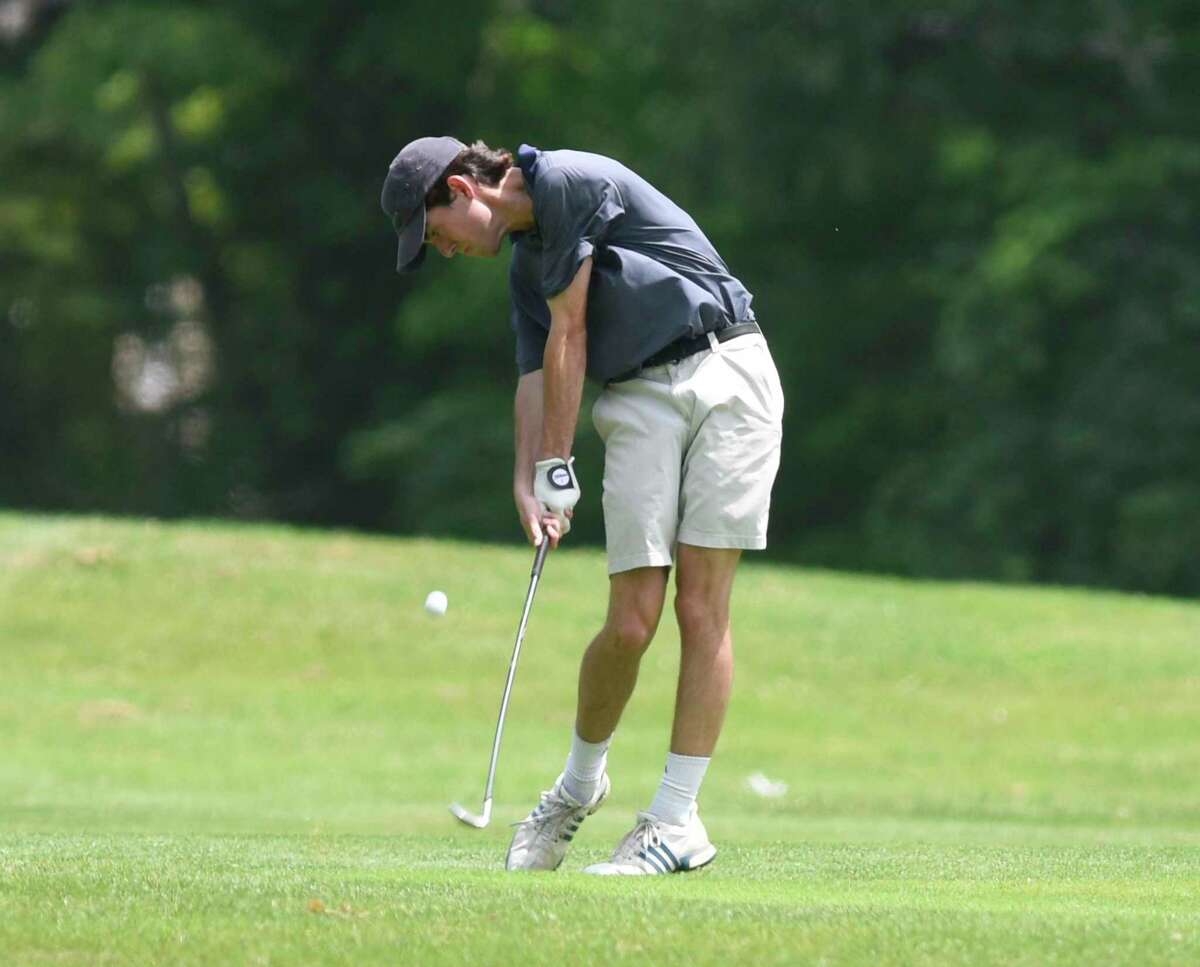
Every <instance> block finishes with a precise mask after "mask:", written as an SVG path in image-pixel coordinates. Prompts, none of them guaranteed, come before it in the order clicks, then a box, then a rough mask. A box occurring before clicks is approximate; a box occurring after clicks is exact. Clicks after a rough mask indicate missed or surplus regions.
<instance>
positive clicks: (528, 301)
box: [508, 259, 550, 376]
mask: <svg viewBox="0 0 1200 967" xmlns="http://www.w3.org/2000/svg"><path fill="white" fill-rule="evenodd" d="M508 290H509V296H510V298H511V300H512V316H511V319H512V328H513V332H515V333H516V335H517V372H519V373H520V374H521V375H522V376H524V375H525V374H526V373H532V372H534V371H535V370H539V369H541V368H542V359H543V357H544V356H545V354H546V338H547V336H548V335H549V332H550V318H549V315H550V313H549V309H548V308H547V307H546V303H545V302H544V301H543V300H542V298H541V297H540V296H538V295H537V293H536V292H533V291H531V290H530V288H529V286H528V285H527V284H526V283H524V282H523V281H522V280H521V276H520V273H519V271H517V260H516V259H514V260H513V265H512V268H511V269H510V272H509V285H508Z"/></svg>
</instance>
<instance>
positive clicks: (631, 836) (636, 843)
mask: <svg viewBox="0 0 1200 967" xmlns="http://www.w3.org/2000/svg"><path fill="white" fill-rule="evenodd" d="M659 826H660V823H659V820H658V819H656V818H655V817H653V816H651V815H649V814H648V813H638V824H637V825H636V826H634V827H633V829H632V830H631V831H630V832H629V833H628V834H627V835H626V836H625V838H624V839H623V840H621V842H620V844H619V845H618V846H617V848H616V850H615V851H614V852H613V858H612V862H614V863H619V862H621V861H629V860H635V859H638V858H639V856H640V854H641V853H644V852H645V851H646V850H647V849H649V848H650V847H651V846H659V845H660V844H661V843H662V833H661V831H660V830H659Z"/></svg>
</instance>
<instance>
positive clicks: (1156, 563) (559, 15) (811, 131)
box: [0, 0, 1200, 594]
mask: <svg viewBox="0 0 1200 967" xmlns="http://www.w3.org/2000/svg"><path fill="white" fill-rule="evenodd" d="M16 6H18V7H22V8H23V9H28V10H29V11H31V12H32V14H33V15H32V17H31V18H30V20H29V22H28V23H27V24H26V25H25V27H24V29H19V30H18V29H10V30H9V32H8V34H7V35H5V37H4V39H0V132H3V134H2V137H0V453H2V454H3V472H2V473H0V502H3V503H6V504H9V505H16V506H27V507H40V508H69V509H97V510H106V511H125V512H131V513H149V514H157V515H165V516H174V515H184V514H188V515H197V514H205V515H211V514H217V515H235V516H250V517H272V518H278V519H286V520H292V521H303V522H319V523H328V524H339V525H349V526H357V527H366V528H380V527H387V528H393V529H399V530H404V531H422V532H440V533H458V534H463V535H470V536H472V537H493V538H498V539H499V538H512V537H514V536H515V534H516V527H517V525H516V521H515V516H514V515H513V513H512V510H511V502H510V500H509V489H510V487H509V479H510V476H509V475H510V472H511V464H510V461H511V456H510V454H511V418H510V408H511V391H512V388H513V385H514V380H515V368H514V366H513V363H512V355H513V352H512V337H511V333H510V331H509V328H508V304H507V291H506V285H505V272H506V265H505V262H506V259H500V260H496V261H493V262H473V261H472V262H467V263H462V264H455V265H444V264H441V260H436V262H437V264H433V262H432V260H431V263H430V264H428V265H427V270H426V271H424V272H422V273H420V274H419V275H418V276H417V277H415V278H408V277H404V278H402V277H399V276H396V275H395V274H394V272H393V270H392V260H393V242H392V236H391V229H390V226H389V225H388V223H387V221H386V219H384V218H383V216H382V214H381V213H380V211H379V207H378V202H377V198H378V192H379V187H380V184H381V181H382V176H383V173H384V172H385V170H386V167H387V163H388V162H389V161H390V160H391V158H392V156H393V155H394V154H395V153H396V151H397V150H398V149H399V148H400V147H401V146H402V145H403V144H405V143H406V142H407V141H409V140H411V139H412V138H414V137H418V136H421V135H424V134H441V133H455V134H458V135H459V136H460V137H463V138H465V139H473V138H476V137H479V138H483V139H485V140H487V141H489V142H490V143H492V144H493V145H503V146H507V147H510V148H515V147H516V145H517V143H519V142H520V141H529V142H531V143H534V144H538V145H540V146H542V147H560V146H561V147H576V148H581V149H586V150H594V151H599V152H602V153H606V154H610V155H612V156H614V157H617V158H619V159H621V160H623V161H625V162H627V163H629V164H630V165H631V166H632V167H634V168H635V169H636V170H638V171H639V172H641V173H642V174H644V175H645V176H646V177H648V178H649V179H650V180H651V181H652V182H654V183H655V184H657V185H659V186H660V187H662V188H663V189H664V190H666V191H667V192H668V194H670V195H671V196H672V197H674V198H675V199H676V200H677V201H679V202H680V203H681V204H682V205H683V206H684V207H685V208H687V209H688V210H689V211H690V212H691V213H692V214H694V215H695V216H696V218H697V220H698V221H699V222H700V224H701V225H702V226H703V227H704V228H705V230H706V231H707V232H708V233H709V235H710V236H711V237H712V238H713V240H714V242H715V243H716V244H717V247H718V248H719V249H720V251H721V252H722V254H723V255H724V256H725V258H726V261H727V262H728V263H729V264H730V266H731V268H732V269H733V271H734V272H735V274H737V275H739V276H740V277H741V278H743V280H744V281H745V282H746V283H747V284H748V285H749V287H750V289H751V290H752V291H753V292H754V293H755V294H756V303H755V304H756V308H757V310H758V313H759V317H760V320H761V321H762V323H763V325H764V327H765V328H766V329H767V331H768V334H769V339H770V342H771V345H772V348H773V351H774V353H775V356H776V359H777V361H778V363H779V365H780V369H781V371H782V374H783V378H784V382H785V387H786V390H787V394H788V423H787V429H786V436H785V445H784V463H783V468H782V471H781V474H780V478H779V482H778V485H777V488H776V498H775V503H774V507H773V514H772V546H773V550H774V553H776V554H778V555H784V556H788V557H792V558H796V559H803V560H806V561H809V562H813V563H824V564H829V565H834V566H839V567H855V568H873V569H887V570H893V571H900V572H905V573H912V574H930V575H958V576H979V577H992V578H1004V579H1014V580H1036V581H1061V582H1081V583H1091V584H1107V585H1118V586H1123V587H1128V588H1135V589H1146V590H1153V591H1161V592H1170V593H1182V594H1195V593H1197V592H1200V552H1198V549H1200V393H1198V392H1197V388H1198V387H1200V258H1198V257H1197V256H1198V255H1200V241H1198V239H1200V234H1198V230H1200V224H1198V212H1197V204H1198V203H1197V199H1198V198H1200V112H1198V111H1197V106H1198V98H1197V94H1196V91H1197V90H1200V18H1198V17H1197V14H1196V10H1195V7H1194V5H1192V4H1187V3H1183V2H1179V0H1150V2H1142V3H1136V4H1135V3H1134V2H1132V0H1094V2H1088V3H1080V4H1039V3H1033V2H1029V0H1019V2H1005V3H999V2H983V0H944V2H941V3H911V2H897V0H892V2H886V0H885V2H876V3H872V4H869V5H868V4H861V3H853V2H850V3H846V2H842V3H834V2H832V0H812V2H807V3H793V2H783V0H741V2H738V3H733V2H730V0H693V2H688V3H683V2H681V0H664V2H662V3H658V4H649V5H647V4H643V3H640V2H634V0H609V2H607V3H605V4H585V3H580V2H577V0H539V2H533V0H504V2H499V0H468V2H467V3H465V4H459V5H456V6H455V7H454V8H453V9H452V10H451V9H449V8H446V9H445V10H432V9H430V8H428V7H416V6H412V5H408V4H338V3H332V2H307V3H302V4H300V3H284V2H282V0H262V2H258V3H255V4H246V3H235V2H230V0H225V2H221V0H215V2H206V3H199V2H178V0H177V2H171V3H166V2H148V0H112V2H92V3H87V2H74V3H59V4H38V3H36V2H33V0H29V2H27V3H25V4H24V5H22V4H17V5H16ZM580 427H581V432H580V435H579V441H578V454H579V463H580V468H581V471H582V473H581V476H582V480H583V485H584V490H585V498H584V502H583V504H582V505H581V507H580V514H579V517H578V526H577V529H576V532H575V534H574V535H573V539H578V540H593V541H594V540H599V539H601V537H602V524H601V521H600V510H599V494H598V488H599V479H600V468H601V460H602V454H601V451H600V448H599V444H598V441H597V440H596V439H595V437H594V434H592V433H591V432H590V430H589V429H588V421H587V414H586V410H585V412H584V414H583V415H582V416H581V420H580Z"/></svg>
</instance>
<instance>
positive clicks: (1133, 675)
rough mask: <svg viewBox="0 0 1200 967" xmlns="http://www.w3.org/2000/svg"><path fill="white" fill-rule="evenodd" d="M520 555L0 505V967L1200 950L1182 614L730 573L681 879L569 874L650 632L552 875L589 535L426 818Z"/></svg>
mask: <svg viewBox="0 0 1200 967" xmlns="http://www.w3.org/2000/svg"><path fill="white" fill-rule="evenodd" d="M530 559H531V553H530V552H529V551H527V550H526V549H525V548H523V547H519V546H514V547H511V548H510V547H485V546H478V545H471V544H464V543H452V542H434V541H414V540H403V541H401V540H387V539H382V538H363V537H358V536H349V535H344V534H336V533H321V532H302V531H295V530H289V529H284V528H265V527H255V528H246V527H234V526H224V525H222V526H215V525H186V526H185V525H172V526H167V525H162V524H157V523H143V522H138V521H110V520H99V519H81V518H65V517H35V516H26V515H18V514H11V513H10V514H0V742H2V752H0V910H2V912H3V916H0V963H4V964H6V965H7V964H81V965H83V964H87V965H91V964H126V963H129V964H133V963H138V964H141V963H170V964H213V965H218V964H222V965H223V964H233V963H238V964H240V963H245V964H306V965H307V964H356V965H357V964H398V963H404V964H421V965H425V964H435V965H436V964H460V963H470V964H520V965H521V967H532V965H538V964H555V965H560V964H563V963H578V964H608V963H628V964H634V963H637V964H714V965H715V964H722V965H727V964H741V963H745V964H795V963H814V964H816V963H824V964H831V965H832V964H872V965H873V964H897V965H899V964H906V965H907V964H944V963H961V964H972V965H974V964H1006V965H1007V964H1030V965H1033V964H1046V963H1053V964H1079V965H1092V964H1114V963H1120V964H1131V965H1132V964H1137V965H1141V964H1180V965H1184V964H1194V963H1196V962H1198V961H1200V900H1198V897H1200V606H1198V605H1196V604H1194V603H1187V602H1176V601H1169V600H1162V599H1151V598H1144V597H1133V596H1123V595H1116V594H1099V593H1086V592H1078V591H1063V590H1053V589H1051V590H1036V589H1028V588H1000V587H989V586H985V585H968V584H945V583H938V584H935V583H916V582H904V581H896V580H886V579H879V578H863V577H852V576H845V575H838V574H832V573H825V572H815V571H808V570H801V569H794V568H781V567H772V566H768V565H765V564H758V563H754V562H751V563H749V564H748V565H747V566H745V567H744V568H743V570H742V572H741V574H740V575H739V579H738V585H737V588H736V589H735V600H734V610H735V633H736V649H737V653H738V681H737V685H736V687H735V695H734V704H733V707H732V709H731V711H730V715H729V720H728V724H727V727H726V731H725V734H724V736H723V738H722V745H721V748H720V750H719V754H718V756H717V758H716V759H715V760H714V764H713V767H712V769H711V770H710V773H709V777H708V779H707V781H706V783H705V787H704V793H703V796H702V800H701V801H702V805H703V809H704V816H705V820H706V823H707V825H708V827H709V831H710V833H711V834H712V836H713V838H714V841H715V842H716V843H717V845H718V848H719V849H720V853H719V855H718V858H717V861H716V862H715V863H714V864H713V865H712V866H711V867H710V868H708V869H706V870H704V871H701V872H698V873H694V874H690V875H688V876H685V877H684V876H680V877H663V878H653V879H647V880H625V879H622V880H620V881H618V882H612V881H609V880H600V879H594V878H590V877H585V876H582V875H580V874H579V873H578V872H577V871H578V870H579V869H581V868H582V867H583V866H584V865H586V864H587V863H588V862H592V861H595V860H597V859H600V858H602V857H604V856H605V855H606V854H607V852H608V851H609V850H610V849H611V847H612V845H613V843H614V842H615V841H616V839H617V838H618V837H619V836H620V835H621V834H622V833H623V832H624V831H625V830H626V828H627V827H628V825H629V824H630V822H631V820H632V818H633V813H634V812H635V811H636V810H637V809H639V808H643V807H644V806H645V805H646V803H647V802H648V801H649V799H650V797H651V796H652V794H653V791H654V787H655V784H656V782H657V777H658V774H659V773H660V771H661V768H662V758H663V754H664V752H665V741H666V736H667V732H668V729H669V721H670V703H671V699H672V697H673V688H674V673H675V668H676V664H677V647H678V639H677V637H676V635H675V633H674V630H673V628H672V627H671V621H670V616H669V614H668V615H667V616H666V617H665V619H664V624H663V627H662V629H661V630H660V636H659V640H658V641H657V642H656V644H655V646H654V648H653V649H652V651H651V652H650V654H649V655H648V656H647V658H646V661H645V662H644V664H643V672H642V681H641V683H640V685H639V690H638V692H637V694H636V695H635V697H634V700H633V702H632V703H631V705H630V708H629V711H628V713H627V716H626V721H625V722H624V723H623V724H622V727H621V730H620V731H619V732H618V734H617V738H616V741H615V743H614V747H613V751H612V755H611V758H610V768H611V770H612V774H613V780H614V791H613V796H612V799H611V800H610V804H609V805H607V806H606V807H605V809H604V810H603V811H601V812H600V813H598V814H597V815H596V816H595V817H593V818H592V819H591V820H589V821H588V824H587V825H586V826H585V827H584V829H583V831H582V833H581V834H580V836H579V838H578V839H577V840H576V844H577V846H576V849H575V851H574V852H573V853H572V854H571V855H570V856H569V857H568V860H567V863H566V864H565V866H564V869H563V870H562V871H560V872H559V873H557V874H554V875H510V874H506V873H504V872H503V871H502V870H501V869H500V867H501V864H502V859H503V855H504V850H505V847H506V845H507V839H508V834H509V830H508V826H507V824H508V823H509V822H512V821H514V820H516V819H518V818H520V817H521V816H522V815H523V814H524V812H525V811H526V810H528V808H529V806H530V805H531V803H532V802H533V801H534V800H535V799H536V796H537V792H538V790H539V789H541V788H544V787H545V785H546V784H547V783H548V782H549V781H550V780H552V779H553V777H554V775H555V773H556V772H557V771H558V769H559V768H560V767H561V765H562V760H563V758H564V757H565V754H566V749H567V743H568V740H569V736H570V728H571V722H572V714H573V707H572V706H573V697H574V679H575V672H576V667H577V663H578V658H579V654H580V652H581V650H582V647H583V645H584V644H585V643H586V640H587V638H588V637H589V636H590V634H591V633H592V632H593V631H594V630H595V629H596V628H597V627H598V625H599V622H600V620H601V618H602V616H603V610H604V605H605V590H606V581H605V579H604V567H603V559H602V557H601V555H599V554H597V553H595V552H593V551H582V550H579V551H576V550H564V551H560V552H558V553H556V554H555V555H553V556H552V557H551V559H550V560H549V562H548V563H547V567H546V573H545V578H544V581H543V584H542V587H541V589H540V590H539V594H538V601H537V604H536V606H535V608H534V612H533V618H532V621H531V624H530V630H529V634H528V636H527V639H526V650H525V653H524V656H523V658H522V666H521V669H520V672H519V674H518V679H517V686H516V690H515V693H514V698H513V704H512V707H511V710H510V716H509V724H508V727H507V730H506V735H505V746H504V750H503V754H502V758H501V767H500V773H499V777H498V781H497V801H496V806H495V815H494V819H493V823H492V826H491V827H490V828H489V829H487V830H484V831H475V830H470V829H467V828H465V827H461V826H458V825H457V824H456V823H455V822H454V820H453V819H452V818H451V817H450V815H449V813H448V812H447V811H446V804H447V803H448V802H449V801H450V800H451V799H461V800H462V801H463V802H465V803H466V804H468V806H470V807H471V808H478V804H479V800H480V797H481V793H482V785H483V780H484V778H485V775H486V770H487V756H488V753H489V751H490V744H491V737H492V729H493V727H494V724H495V714H496V707H497V703H498V701H499V696H500V690H501V687H502V685H503V679H504V673H505V669H506V667H507V663H508V659H509V655H510V652H511V647H512V638H513V634H514V632H515V627H516V622H517V619H518V618H519V616H520V607H521V602H522V598H523V595H524V592H525V588H526V585H527V581H528V573H529V563H530ZM434 587H440V588H442V589H444V590H445V591H446V592H447V593H448V595H449V598H450V610H449V612H448V614H447V615H446V617H445V618H443V619H441V620H436V619H432V618H430V617H429V616H427V615H426V614H425V613H424V611H423V610H422V608H421V602H422V601H423V599H424V596H425V594H426V592H427V591H429V590H430V589H432V588H434ZM756 771H762V772H765V773H766V774H767V775H768V776H770V777H772V778H774V779H782V780H784V781H786V782H787V783H788V784H789V786H790V788H789V791H788V793H787V794H786V795H785V796H784V797H782V798H780V799H762V798H760V797H758V796H756V795H755V794H754V793H753V792H752V791H750V789H749V788H748V787H747V785H746V778H747V776H748V775H749V774H751V773H753V772H756Z"/></svg>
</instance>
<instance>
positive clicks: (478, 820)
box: [450, 534, 550, 829]
mask: <svg viewBox="0 0 1200 967" xmlns="http://www.w3.org/2000/svg"><path fill="white" fill-rule="evenodd" d="M549 550H550V537H549V535H547V534H543V536H542V543H541V544H539V545H538V549H537V554H536V555H535V556H534V559H533V571H532V572H531V574H530V576H529V593H528V594H526V595H525V610H524V611H523V612H522V613H521V626H520V627H519V628H518V629H517V642H516V644H515V645H514V646H513V653H512V661H510V662H509V663H508V680H507V681H506V682H505V683H504V697H503V698H502V699H501V700H500V718H499V719H497V720H496V738H495V740H494V741H493V742H492V764H491V765H490V766H489V767H488V777H487V787H486V788H485V789H484V793H483V813H482V814H481V815H478V816H476V815H475V814H474V813H472V812H470V811H469V810H467V809H464V808H463V807H462V806H461V805H459V804H458V803H456V802H455V803H451V804H450V812H452V813H454V815H455V816H457V817H458V819H459V820H461V821H462V822H464V823H466V824H467V825H468V826H474V827H475V828H476V829H483V828H484V827H485V826H486V825H487V824H488V823H489V822H490V821H491V818H492V785H493V783H494V782H495V781H496V760H497V759H499V758H500V737H501V736H502V735H503V734H504V716H505V715H506V714H507V712H508V697H509V695H511V694H512V686H513V678H515V677H516V674H517V659H519V658H520V657H521V640H522V639H523V638H524V637H525V626H526V625H527V624H529V610H530V608H532V607H533V596H534V594H535V593H536V592H537V586H538V579H539V578H540V577H541V576H542V565H543V564H544V563H545V561H546V552H547V551H549Z"/></svg>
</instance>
